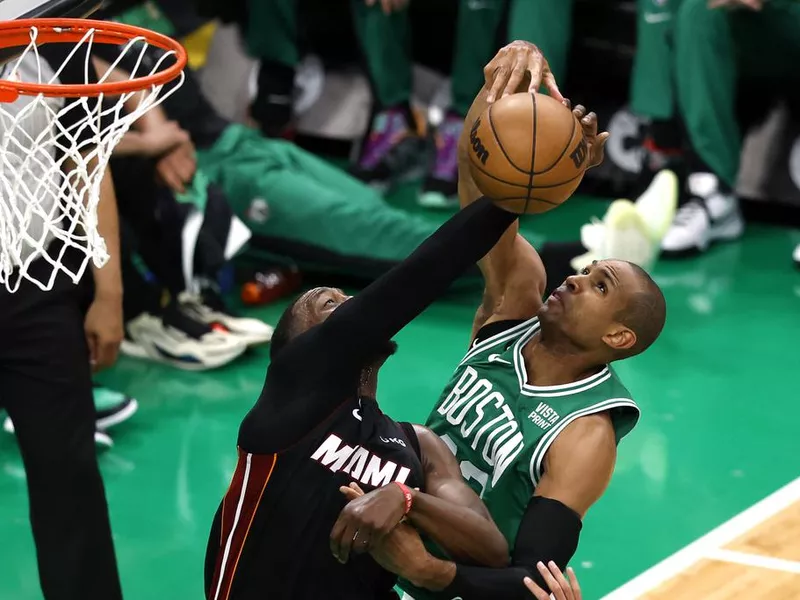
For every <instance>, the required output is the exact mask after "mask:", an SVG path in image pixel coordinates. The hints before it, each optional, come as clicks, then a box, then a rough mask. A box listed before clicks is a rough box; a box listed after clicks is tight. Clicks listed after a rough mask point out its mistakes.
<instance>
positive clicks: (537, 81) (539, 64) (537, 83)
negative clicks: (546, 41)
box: [528, 53, 547, 93]
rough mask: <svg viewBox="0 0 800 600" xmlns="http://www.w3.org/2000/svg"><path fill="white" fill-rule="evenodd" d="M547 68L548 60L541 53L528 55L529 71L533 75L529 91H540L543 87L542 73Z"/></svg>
mask: <svg viewBox="0 0 800 600" xmlns="http://www.w3.org/2000/svg"><path fill="white" fill-rule="evenodd" d="M546 69H547V61H546V60H545V59H544V57H543V56H542V55H541V54H539V53H536V54H532V55H530V56H529V57H528V73H530V76H531V82H530V84H529V85H528V91H529V92H531V93H533V92H538V91H539V88H540V87H542V75H543V73H544V72H545V70H546Z"/></svg>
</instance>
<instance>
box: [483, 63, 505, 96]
mask: <svg viewBox="0 0 800 600" xmlns="http://www.w3.org/2000/svg"><path fill="white" fill-rule="evenodd" d="M508 76H509V68H508V67H507V66H506V65H500V66H499V67H497V69H496V70H495V72H494V79H493V80H492V87H491V88H489V94H488V95H487V96H486V101H487V102H488V103H490V104H491V103H492V102H494V101H495V100H497V98H499V97H500V94H501V93H502V91H503V90H504V89H505V87H506V82H507V81H508Z"/></svg>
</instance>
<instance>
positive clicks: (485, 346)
mask: <svg viewBox="0 0 800 600" xmlns="http://www.w3.org/2000/svg"><path fill="white" fill-rule="evenodd" d="M538 327H539V319H538V318H537V317H532V318H530V319H502V320H497V321H491V322H489V323H487V324H486V325H484V326H483V327H481V328H480V329H479V330H478V332H477V333H476V334H475V338H474V339H473V341H472V344H471V345H470V347H469V350H468V351H467V357H471V356H474V355H477V354H481V353H483V352H486V351H488V350H492V351H493V352H495V351H497V348H499V347H502V349H503V350H506V349H507V348H508V347H509V346H510V345H511V344H513V343H514V342H516V341H517V340H519V338H521V337H522V336H525V335H527V334H529V333H532V332H533V331H535V330H536V329H537V328H538Z"/></svg>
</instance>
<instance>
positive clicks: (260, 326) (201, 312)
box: [178, 288, 273, 346]
mask: <svg viewBox="0 0 800 600" xmlns="http://www.w3.org/2000/svg"><path fill="white" fill-rule="evenodd" d="M178 302H179V303H180V306H181V310H182V311H183V312H184V313H185V314H186V315H188V316H190V317H191V318H192V319H194V320H195V321H198V322H200V323H205V324H206V325H208V326H209V327H211V329H213V330H215V331H222V332H227V333H230V334H231V335H233V336H235V337H237V338H239V339H241V340H242V341H243V342H244V343H245V344H246V345H247V346H256V345H258V344H266V343H268V342H269V341H270V340H271V339H272V332H273V328H272V326H270V325H267V324H266V323H264V322H263V321H259V320H258V319H251V318H247V317H240V316H237V315H234V314H233V313H232V311H231V310H230V309H228V308H227V307H226V306H225V303H224V301H223V300H222V296H221V295H220V294H219V293H218V292H216V291H215V290H213V289H212V288H205V289H204V290H203V292H202V293H201V294H192V293H190V292H183V293H182V294H181V295H180V296H178Z"/></svg>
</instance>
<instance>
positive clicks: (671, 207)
mask: <svg viewBox="0 0 800 600" xmlns="http://www.w3.org/2000/svg"><path fill="white" fill-rule="evenodd" d="M677 206H678V178H677V176H676V175H675V173H674V172H673V171H671V170H667V169H664V170H662V171H659V173H658V174H657V175H656V176H655V177H654V178H653V180H652V182H651V183H650V185H649V186H648V187H647V189H646V190H645V191H644V193H643V194H642V195H641V196H639V198H638V199H637V200H636V202H635V203H633V202H631V201H630V200H625V199H620V200H615V201H614V202H612V203H611V205H610V206H609V207H608V210H607V211H606V213H605V215H604V216H603V219H602V220H596V221H593V222H591V223H587V224H586V225H584V226H583V227H581V243H582V244H583V246H584V247H585V248H586V249H587V250H588V252H586V254H582V255H580V256H576V257H575V258H574V259H573V260H572V262H571V263H570V264H571V266H572V267H573V268H574V269H575V270H576V271H578V270H580V269H582V268H583V267H585V266H586V265H588V264H590V263H591V262H592V261H593V260H603V259H607V258H616V259H620V260H627V261H629V262H632V263H634V264H636V265H639V266H640V267H642V268H643V269H649V268H651V267H652V266H653V264H654V263H655V261H656V259H657V258H658V254H659V250H660V248H661V243H662V239H663V238H664V236H665V235H666V233H667V231H668V230H669V228H670V224H671V223H672V221H673V219H674V217H675V212H676V209H677Z"/></svg>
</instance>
